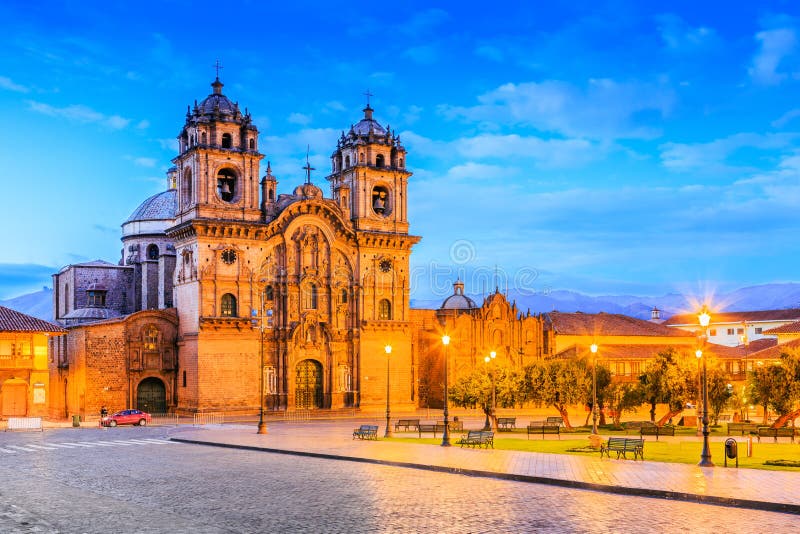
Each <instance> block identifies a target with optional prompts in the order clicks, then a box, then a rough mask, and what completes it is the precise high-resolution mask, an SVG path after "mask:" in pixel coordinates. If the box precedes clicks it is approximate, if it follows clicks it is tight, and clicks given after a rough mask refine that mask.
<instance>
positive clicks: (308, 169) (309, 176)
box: [303, 145, 317, 184]
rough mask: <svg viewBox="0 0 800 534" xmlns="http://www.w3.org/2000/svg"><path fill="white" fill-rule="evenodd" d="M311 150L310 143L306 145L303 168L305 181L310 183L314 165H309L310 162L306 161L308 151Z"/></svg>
mask: <svg viewBox="0 0 800 534" xmlns="http://www.w3.org/2000/svg"><path fill="white" fill-rule="evenodd" d="M309 150H311V145H306V166H305V167H303V169H304V170H305V171H306V183H307V184H310V183H311V171H315V170H317V169H315V168H314V167H312V166H311V162H309V161H308V152H309Z"/></svg>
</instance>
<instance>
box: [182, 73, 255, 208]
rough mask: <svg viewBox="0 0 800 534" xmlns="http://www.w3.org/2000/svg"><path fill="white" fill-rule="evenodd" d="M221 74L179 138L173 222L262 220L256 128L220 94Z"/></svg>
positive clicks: (188, 114) (188, 115)
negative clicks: (204, 219) (176, 206)
mask: <svg viewBox="0 0 800 534" xmlns="http://www.w3.org/2000/svg"><path fill="white" fill-rule="evenodd" d="M223 87H224V84H223V83H222V82H221V81H220V79H219V76H217V78H216V79H215V80H214V81H213V82H212V83H211V88H212V92H211V94H210V95H208V96H207V97H206V98H205V99H204V100H203V101H202V102H200V103H199V104H198V103H197V101H195V102H194V105H193V106H188V107H187V110H186V121H185V123H184V126H183V128H182V129H181V132H180V134H179V135H178V151H179V153H178V156H177V157H175V158H174V159H173V160H172V162H173V163H174V164H175V167H176V169H177V173H176V181H177V184H176V185H177V189H178V195H177V196H178V209H177V221H176V222H177V223H181V222H184V221H187V220H191V219H194V218H214V219H235V220H239V221H241V220H246V221H253V222H257V221H260V220H262V218H263V215H262V210H261V206H260V202H259V180H258V175H259V162H260V160H261V159H262V158H263V157H264V156H263V155H262V154H261V153H259V151H258V128H256V126H255V125H254V124H253V122H252V117H251V116H250V113H249V112H248V111H247V109H245V111H244V113H242V112H241V110H240V109H239V104H238V102H232V101H231V100H230V99H229V98H228V97H227V96H225V95H224V94H223V92H222V88H223Z"/></svg>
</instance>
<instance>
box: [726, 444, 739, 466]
mask: <svg viewBox="0 0 800 534" xmlns="http://www.w3.org/2000/svg"><path fill="white" fill-rule="evenodd" d="M737 445H738V444H737V443H736V440H735V439H733V438H728V439H726V440H725V467H728V459H731V460H733V459H736V467H739V447H738V446H737Z"/></svg>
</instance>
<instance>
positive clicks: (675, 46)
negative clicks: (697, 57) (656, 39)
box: [656, 14, 717, 53]
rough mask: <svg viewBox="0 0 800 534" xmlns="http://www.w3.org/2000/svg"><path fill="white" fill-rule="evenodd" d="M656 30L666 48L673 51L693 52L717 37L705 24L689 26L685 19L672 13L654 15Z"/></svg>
mask: <svg viewBox="0 0 800 534" xmlns="http://www.w3.org/2000/svg"><path fill="white" fill-rule="evenodd" d="M656 21H657V22H658V23H659V26H658V31H659V33H660V35H661V39H662V40H663V41H664V44H665V45H666V46H667V48H668V49H669V50H671V51H673V52H688V53H693V52H695V51H696V50H697V48H700V47H702V46H705V45H707V44H709V43H711V42H713V41H715V40H716V39H717V33H716V31H715V30H714V29H713V28H709V27H707V26H697V27H692V26H689V25H688V24H687V23H686V21H684V20H683V19H682V18H680V17H678V16H677V15H674V14H666V15H660V16H657V17H656Z"/></svg>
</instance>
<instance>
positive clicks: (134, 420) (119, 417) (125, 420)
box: [100, 410, 150, 426]
mask: <svg viewBox="0 0 800 534" xmlns="http://www.w3.org/2000/svg"><path fill="white" fill-rule="evenodd" d="M149 422H150V414H149V413H147V412H143V411H141V410H122V411H121V412H117V413H115V414H112V415H107V416H105V417H103V418H102V419H100V424H101V425H102V426H117V425H139V426H145V425H146V424H148V423H149Z"/></svg>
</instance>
